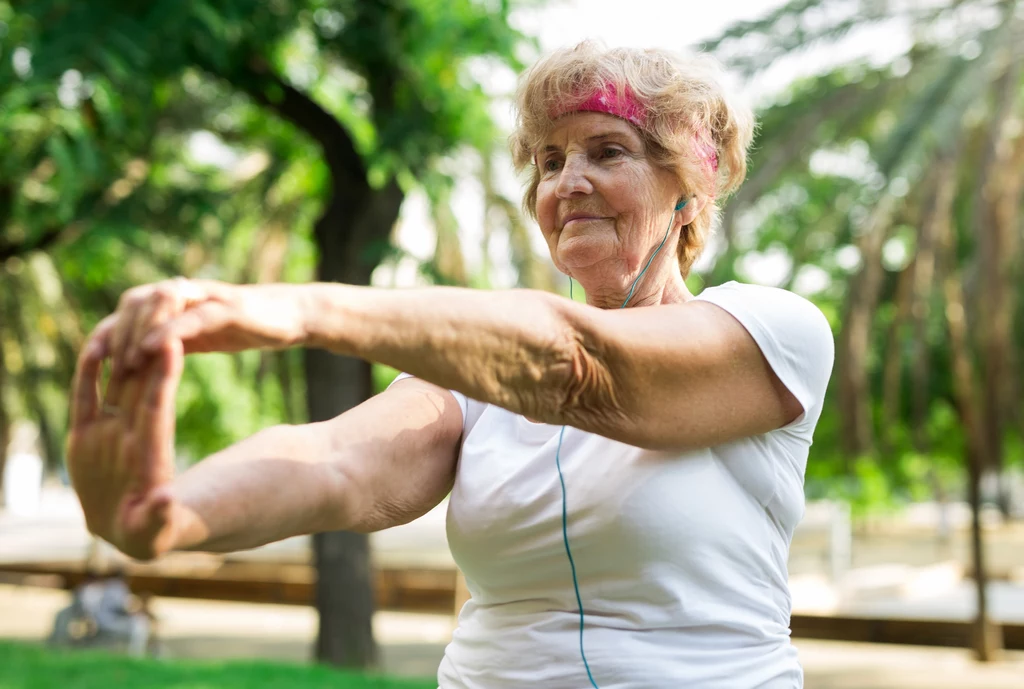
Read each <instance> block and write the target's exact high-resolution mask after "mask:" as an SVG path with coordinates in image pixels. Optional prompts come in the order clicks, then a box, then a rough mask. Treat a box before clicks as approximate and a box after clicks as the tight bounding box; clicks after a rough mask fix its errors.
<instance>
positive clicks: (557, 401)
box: [68, 43, 833, 689]
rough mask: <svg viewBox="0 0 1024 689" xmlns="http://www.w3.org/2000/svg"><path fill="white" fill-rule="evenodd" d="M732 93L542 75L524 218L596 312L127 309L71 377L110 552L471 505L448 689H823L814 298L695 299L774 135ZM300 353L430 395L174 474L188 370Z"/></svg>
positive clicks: (466, 296) (178, 296)
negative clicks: (814, 566) (816, 554)
mask: <svg viewBox="0 0 1024 689" xmlns="http://www.w3.org/2000/svg"><path fill="white" fill-rule="evenodd" d="M718 76H719V75H718V72H717V71H716V68H715V67H714V65H713V64H712V63H710V62H709V61H708V60H707V59H703V58H682V57H677V56H674V55H671V54H668V53H665V52H661V51H653V50H647V51H641V50H629V49H617V50H610V51H608V50H604V49H602V48H600V47H598V46H595V45H593V44H590V43H585V44H582V45H579V46H577V47H575V48H573V49H567V50H562V51H559V52H556V53H555V54H553V55H551V56H549V57H548V58H546V59H544V60H543V61H542V62H540V63H539V64H538V65H536V66H535V67H534V68H533V69H532V70H530V71H529V72H528V73H527V74H526V75H525V77H524V79H523V80H522V83H521V87H520V89H519V93H518V101H517V106H518V107H517V110H518V120H517V128H516V130H515V133H514V135H513V136H512V148H513V155H514V160H515V163H516V165H517V167H519V168H529V171H530V181H529V186H528V189H527V192H526V201H525V204H526V208H527V210H528V211H529V212H530V213H531V214H533V215H534V217H536V219H537V222H538V224H539V226H540V230H541V232H542V233H543V235H544V239H545V240H546V241H547V245H548V247H549V249H550V252H551V258H552V260H553V261H554V263H555V265H556V266H557V267H558V269H559V270H560V271H562V272H563V273H565V274H566V275H568V276H570V277H571V278H572V279H573V280H575V281H577V282H578V283H579V284H580V285H581V286H582V287H583V289H584V290H585V291H586V296H587V304H586V305H583V304H580V303H577V302H575V301H571V300H569V299H564V298H561V297H558V296H555V295H552V294H547V293H543V292H537V291H530V290H513V291H498V292H482V291H475V290H469V289H457V288H427V289H409V290H384V289H373V288H365V287H354V286H349V285H336V284H308V285H271V286H236V285H228V284H223V283H215V282H200V281H188V280H184V279H178V280H174V281H170V282H166V283H160V284H157V285H155V286H145V287H139V288H135V289H133V290H131V291H130V292H128V293H127V295H126V297H125V298H124V299H123V300H122V303H121V305H120V307H119V309H118V311H117V312H116V313H115V314H113V315H112V316H111V317H109V318H108V319H107V320H105V321H104V322H103V323H101V325H100V326H99V327H98V328H97V329H96V331H95V333H94V334H93V335H92V337H91V339H90V341H89V343H88V344H87V345H86V347H85V349H84V350H83V353H82V357H81V360H80V363H79V370H78V373H77V377H76V378H77V379H76V389H75V393H74V410H73V430H72V434H71V439H70V448H69V458H68V459H69V467H70V471H71V476H72V479H73V482H74V486H75V489H76V491H77V492H78V495H79V497H80V499H81V502H82V506H83V508H84V510H85V514H86V518H87V520H88V525H89V528H90V529H91V530H92V531H93V532H95V533H96V534H98V535H99V536H101V537H103V538H105V539H106V540H108V541H110V542H111V543H113V544H114V545H115V546H117V547H119V548H120V549H121V550H123V551H124V552H125V553H127V554H129V555H132V556H134V557H138V558H143V559H145V558H153V557H157V556H159V555H161V554H162V553H166V552H168V551H171V550H182V549H193V550H206V551H222V552H223V551H230V550H235V549H241V548H250V547H253V546H257V545H260V544H263V543H267V542H270V541H274V540H278V539H281V538H285V537H287V536H292V535H296V534H308V533H312V532H317V531H325V530H334V529H345V530H352V531H363V532H367V531H374V530H378V529H384V528H387V527H390V526H395V525H397V524H402V523H405V522H408V521H410V520H411V519H414V518H416V517H418V516H420V515H422V514H424V513H425V512H427V511H428V510H430V509H431V508H433V507H434V506H435V505H437V504H438V503H439V502H440V501H441V500H442V499H444V497H445V496H447V495H449V494H450V500H449V504H448V538H449V543H450V545H451V550H452V553H453V555H454V557H455V560H456V562H457V563H458V565H459V567H460V568H461V569H462V571H463V572H464V573H465V575H466V580H467V582H468V586H469V590H470V592H471V594H472V598H471V600H470V601H469V602H468V603H467V604H466V605H465V607H464V608H463V610H462V612H461V615H460V617H459V626H458V629H457V630H456V632H455V634H454V637H453V639H452V642H451V644H450V645H449V646H448V648H447V650H446V653H445V657H444V660H443V662H442V664H441V667H440V670H439V672H438V680H439V684H440V685H441V687H444V688H446V689H447V688H455V687H459V688H474V689H476V688H487V689H496V688H499V687H525V686H530V687H546V688H551V689H559V688H566V689H578V688H579V687H584V686H591V687H604V688H606V689H611V688H612V687H619V688H637V689H640V688H649V687H701V688H707V687H728V688H730V689H733V688H753V687H762V688H767V687H771V688H778V689H782V688H783V687H785V688H786V689H791V688H793V687H799V686H801V685H802V671H801V668H800V665H799V663H798V661H797V655H796V651H795V649H794V648H793V647H792V646H791V644H790V640H789V628H788V626H789V616H790V597H789V592H788V589H787V573H786V560H787V553H788V549H789V542H790V537H791V535H792V533H793V528H794V526H795V525H796V523H797V521H799V519H800V517H801V515H802V512H803V490H802V485H803V475H804V468H805V464H806V460H807V454H808V448H809V447H810V445H811V436H812V434H813V431H814V427H815V424H816V422H817V420H818V417H819V415H820V413H821V407H822V399H823V396H824V394H825V388H826V385H827V382H828V378H829V375H830V372H831V367H832V357H833V345H832V338H831V332H830V329H829V326H828V323H827V322H826V321H825V319H824V317H823V316H822V314H821V312H820V311H818V310H817V309H816V308H815V307H814V306H812V305H811V304H810V303H809V302H807V301H806V300H804V299H802V298H800V297H797V296H795V295H793V294H791V293H789V292H785V291H782V290H779V289H771V288H765V287H759V286H752V285H741V284H736V283H729V284H725V285H721V286H718V287H712V288H708V289H705V290H704V291H703V292H701V293H700V294H699V295H698V296H694V295H692V294H691V293H690V292H689V291H688V289H687V286H686V283H685V281H684V278H685V277H686V276H687V274H688V273H689V271H690V269H691V266H692V265H693V262H694V260H696V258H697V257H698V255H699V254H700V252H701V249H702V247H703V245H704V243H705V240H706V238H707V236H708V231H709V227H710V225H711V222H712V218H713V216H714V213H715V209H716V199H719V198H721V196H722V195H723V194H724V193H727V192H728V191H731V190H732V189H734V188H735V187H736V186H737V185H738V184H739V183H740V182H741V180H742V178H743V176H744V174H745V157H746V151H747V147H748V145H749V143H750V139H751V136H752V130H753V121H752V116H751V113H750V112H749V110H747V109H743V108H741V107H739V106H737V105H735V104H734V103H733V100H732V98H730V97H729V95H728V94H727V93H726V92H725V91H724V90H723V88H722V86H721V85H720V83H719V79H718ZM290 346H307V347H322V348H325V349H328V350H330V351H333V352H337V353H339V354H345V355H350V356H358V357H362V358H364V359H367V360H371V361H376V362H382V363H385V364H388V365H391V366H393V367H395V368H398V369H400V370H402V371H405V372H407V373H406V374H403V375H402V376H400V377H399V379H398V380H397V381H396V382H395V383H394V384H393V385H392V386H391V387H390V388H388V390H387V391H385V392H383V393H382V394H380V395H377V396H376V397H374V398H372V399H370V400H368V401H366V402H364V403H363V404H361V405H359V406H358V407H356V408H354V409H352V410H350V411H348V412H345V413H344V414H342V415H341V416H339V417H337V418H335V419H333V420H330V421H327V422H323V423H314V424H308V425H303V426H277V427H273V428H269V429H266V430H264V431H262V432H260V433H257V434H256V435H255V436H253V437H251V438H249V439H247V440H243V441H242V442H240V443H238V444H236V445H233V446H231V447H229V448H227V449H226V450H224V451H223V452H220V453H218V454H216V455H214V456H213V457H210V458H208V459H207V460H205V461H203V462H201V463H199V464H198V465H197V466H195V467H193V468H192V469H190V470H188V471H186V472H185V473H184V474H182V475H181V476H179V477H174V476H173V472H172V464H173V450H172V448H173V441H174V396H175V390H176V387H177V382H178V379H179V376H180V373H181V368H182V359H183V353H184V352H199V351H239V350H242V349H247V348H256V347H262V348H271V347H276V348H281V347H290ZM106 358H111V359H112V360H113V366H114V369H113V370H114V375H113V378H112V382H111V384H110V385H109V386H108V389H107V391H106V393H105V398H104V399H103V400H102V401H101V400H100V398H99V396H98V390H97V379H98V372H99V368H100V364H101V362H102V361H103V360H104V359H106Z"/></svg>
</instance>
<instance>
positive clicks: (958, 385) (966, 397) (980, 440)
mask: <svg viewBox="0 0 1024 689" xmlns="http://www.w3.org/2000/svg"><path fill="white" fill-rule="evenodd" d="M943 230H945V231H944V232H943V237H942V246H943V254H944V258H945V264H946V266H945V268H946V271H945V272H946V276H945V279H944V280H943V291H944V293H945V297H946V324H947V327H948V330H949V345H950V354H951V357H952V379H953V381H952V382H953V396H954V400H955V406H956V409H957V412H958V414H959V416H960V421H961V424H962V426H963V429H964V435H965V436H966V440H967V443H966V445H967V457H966V459H967V486H968V495H969V499H970V503H971V515H972V519H971V554H972V559H973V561H974V562H973V564H974V582H975V592H976V597H977V613H976V616H975V619H974V650H975V655H976V656H977V658H978V660H982V661H988V660H993V659H995V657H996V656H997V654H998V652H999V650H1000V647H1001V645H1002V644H1001V643H1000V640H999V638H998V635H997V634H996V633H995V632H996V627H994V626H993V625H992V623H991V621H990V619H989V613H988V572H987V569H986V566H985V551H984V539H983V537H982V531H981V475H982V471H983V467H984V466H985V464H986V461H985V458H986V456H987V454H988V453H989V448H988V447H987V442H988V434H987V433H986V429H985V426H984V421H983V416H984V415H983V413H982V406H981V401H982V397H981V390H979V389H978V388H979V386H978V384H977V382H976V381H977V378H976V375H975V371H974V365H973V363H972V361H971V353H970V349H969V347H970V344H969V342H968V337H967V317H966V309H965V299H964V288H963V283H962V282H961V280H960V279H959V277H958V275H957V273H956V270H955V265H956V250H955V248H954V246H955V239H954V237H953V232H952V228H951V227H950V225H949V223H948V222H947V223H946V224H945V226H944V227H943Z"/></svg>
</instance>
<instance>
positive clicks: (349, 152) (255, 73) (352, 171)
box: [203, 55, 369, 195]
mask: <svg viewBox="0 0 1024 689" xmlns="http://www.w3.org/2000/svg"><path fill="white" fill-rule="evenodd" d="M203 68H204V69H206V70H207V71H208V72H210V73H211V74H215V75H216V74H217V72H216V71H215V70H214V69H212V68H211V66H210V65H205V64H204V65H203ZM218 76H222V77H224V78H226V79H227V80H228V81H230V82H231V83H233V84H235V85H236V86H237V87H239V88H241V89H242V90H243V91H245V92H246V93H248V94H249V96H251V97H252V98H253V99H254V100H255V101H256V102H258V103H259V104H260V105H263V106H265V107H267V108H269V109H271V110H273V111H274V112H275V113H277V114H278V115H280V116H281V117H283V118H284V119H286V120H288V121H289V122H291V123H292V124H294V125H295V126H296V127H298V128H299V129H301V130H303V131H304V132H306V133H307V134H309V135H310V136H311V137H312V138H313V140H315V141H316V142H317V143H318V144H319V145H320V148H321V149H323V152H324V158H325V159H326V161H327V165H328V167H329V168H330V170H331V176H332V178H333V182H334V188H335V192H336V193H339V192H340V193H341V194H343V195H344V194H345V190H352V189H353V188H360V192H362V191H365V190H368V189H369V182H368V180H367V178H366V166H365V165H364V163H363V158H362V156H361V155H359V152H358V151H357V150H356V147H355V143H354V142H353V141H352V137H351V136H349V134H348V132H347V131H346V130H345V127H343V126H342V125H341V123H339V122H338V120H337V119H336V118H335V117H334V115H332V114H330V113H329V112H327V111H326V110H325V109H324V108H323V107H322V106H320V104H319V103H317V102H316V101H314V100H313V99H312V98H310V97H309V96H308V95H307V94H305V93H303V92H302V91H300V90H299V89H297V88H295V87H294V86H292V85H291V84H289V83H287V82H286V81H284V80H283V79H282V78H281V77H280V76H279V75H278V74H276V73H274V71H273V69H272V68H271V67H270V65H269V64H267V62H266V60H264V59H263V58H262V57H260V56H258V55H257V56H253V57H251V58H249V60H248V63H247V64H244V65H239V66H238V70H237V73H236V74H233V75H218Z"/></svg>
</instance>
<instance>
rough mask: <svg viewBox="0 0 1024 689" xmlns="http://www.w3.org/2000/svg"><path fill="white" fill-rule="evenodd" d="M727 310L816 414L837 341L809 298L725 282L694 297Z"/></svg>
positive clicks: (807, 408) (777, 289)
mask: <svg viewBox="0 0 1024 689" xmlns="http://www.w3.org/2000/svg"><path fill="white" fill-rule="evenodd" d="M696 299H697V300H700V301H704V302H709V303H711V304H714V305H716V306H718V307H719V308H721V309H723V310H725V311H727V312H728V313H729V314H730V315H732V316H733V318H735V319H736V320H737V321H739V322H740V324H741V325H743V327H744V328H745V329H746V330H747V332H749V333H750V335H751V336H752V337H753V339H754V341H755V342H756V343H757V345H758V347H759V348H760V349H761V353H762V354H763V355H764V357H765V359H767V361H768V363H769V365H770V366H771V368H772V369H773V371H774V372H775V373H776V375H777V376H778V377H779V378H780V379H781V380H782V382H783V384H785V385H786V387H787V388H788V389H789V390H790V391H791V392H793V393H794V395H795V396H796V397H797V399H798V400H799V401H800V403H801V405H802V406H803V407H804V410H805V412H808V414H805V415H804V417H805V418H806V417H807V416H816V414H815V413H813V412H816V411H817V409H818V408H820V405H821V402H822V399H823V397H824V394H825V389H826V387H827V386H828V381H829V379H830V378H831V375H832V367H833V364H834V362H835V339H834V337H833V335H832V327H831V325H830V324H829V322H828V319H827V318H826V317H825V314H824V313H823V312H822V311H821V309H820V308H818V307H817V306H816V305H815V304H814V303H813V302H811V301H810V300H809V299H807V298H805V297H803V296H801V295H799V294H796V293H794V292H790V291H788V290H784V289H780V288H778V287H765V286H762V285H748V284H742V283H739V282H727V283H724V284H722V285H719V286H716V287H709V288H708V289H705V290H704V291H703V292H701V293H700V295H698V296H697V297H696Z"/></svg>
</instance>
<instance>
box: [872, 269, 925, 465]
mask: <svg viewBox="0 0 1024 689" xmlns="http://www.w3.org/2000/svg"><path fill="white" fill-rule="evenodd" d="M916 272H917V264H916V261H914V262H911V263H910V265H908V266H907V267H906V268H905V269H904V270H903V271H902V272H901V273H900V276H899V279H898V284H897V287H896V315H895V318H894V319H893V322H892V325H891V326H890V327H889V332H888V335H887V341H886V345H885V358H884V359H883V360H882V413H881V422H882V429H881V433H880V434H879V442H880V449H881V452H882V455H883V456H886V457H888V456H892V454H893V452H894V451H895V449H896V443H897V441H898V438H897V437H896V434H895V432H894V431H895V430H896V429H897V428H899V427H900V426H902V423H901V419H900V417H901V413H900V409H901V407H902V403H901V400H902V392H903V343H904V339H903V331H904V326H905V325H906V323H907V321H908V320H909V319H910V318H911V309H912V305H913V283H914V274H915V273H916Z"/></svg>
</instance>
